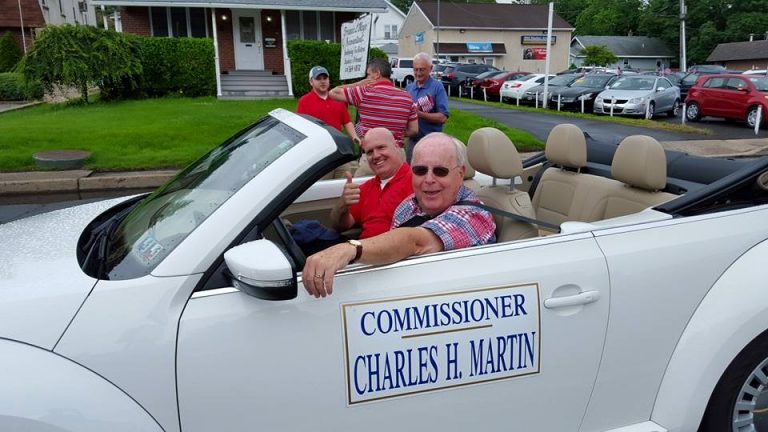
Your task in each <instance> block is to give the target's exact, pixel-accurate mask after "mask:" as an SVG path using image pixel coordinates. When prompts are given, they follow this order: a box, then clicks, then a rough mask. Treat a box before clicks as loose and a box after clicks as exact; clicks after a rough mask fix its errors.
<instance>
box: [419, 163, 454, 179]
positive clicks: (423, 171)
mask: <svg viewBox="0 0 768 432" xmlns="http://www.w3.org/2000/svg"><path fill="white" fill-rule="evenodd" d="M453 168H458V167H453ZM453 168H446V167H443V166H436V167H432V174H434V175H435V177H445V176H447V175H448V174H449V173H450V172H451V170H452V169H453ZM411 172H413V175H415V176H419V177H421V176H425V175H427V173H428V172H429V167H427V166H424V165H414V166H412V167H411Z"/></svg>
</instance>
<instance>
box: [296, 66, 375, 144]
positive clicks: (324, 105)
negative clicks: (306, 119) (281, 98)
mask: <svg viewBox="0 0 768 432" xmlns="http://www.w3.org/2000/svg"><path fill="white" fill-rule="evenodd" d="M309 85H310V87H312V90H310V91H309V93H307V94H305V95H304V96H302V97H301V98H300V99H299V104H298V105H297V106H296V112H297V113H299V114H307V115H311V116H312V117H314V118H316V119H319V120H322V121H324V122H326V123H328V124H329V125H330V126H333V127H335V128H336V129H338V130H340V131H346V132H347V135H349V137H350V138H352V139H353V140H354V141H355V142H357V143H358V144H360V139H359V138H358V136H357V133H356V132H355V127H354V125H353V124H352V121H351V120H350V118H349V111H347V106H346V105H345V104H344V103H341V102H338V101H336V100H333V99H332V98H330V97H328V90H329V89H330V87H331V80H330V74H329V73H328V69H326V68H324V67H322V66H315V67H313V68H312V69H310V70H309ZM342 128H343V129H342Z"/></svg>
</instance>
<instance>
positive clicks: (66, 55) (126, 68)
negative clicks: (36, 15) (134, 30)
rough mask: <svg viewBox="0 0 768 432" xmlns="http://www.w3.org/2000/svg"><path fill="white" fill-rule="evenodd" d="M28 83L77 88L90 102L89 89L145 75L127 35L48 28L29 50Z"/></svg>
mask: <svg viewBox="0 0 768 432" xmlns="http://www.w3.org/2000/svg"><path fill="white" fill-rule="evenodd" d="M23 71H24V75H25V77H26V78H27V79H28V80H39V81H40V83H41V84H42V85H43V87H44V88H45V90H46V91H51V90H52V89H53V86H54V85H61V86H75V87H77V88H78V89H79V90H80V91H81V94H82V97H83V100H84V101H85V102H88V86H89V85H90V84H93V83H95V84H97V85H99V86H103V85H105V83H113V82H129V83H134V81H135V77H136V76H137V75H138V74H139V73H140V72H141V64H140V63H139V62H138V59H137V51H136V48H135V46H134V45H133V44H132V43H131V42H130V41H129V40H128V39H127V38H126V37H125V35H123V34H122V33H117V32H114V31H111V30H102V29H98V28H96V27H91V26H73V25H63V26H48V27H46V28H44V29H43V31H42V32H41V33H40V37H38V39H37V40H36V41H35V45H34V46H33V47H32V49H31V50H30V51H29V53H28V55H27V56H26V59H25V65H24V67H23Z"/></svg>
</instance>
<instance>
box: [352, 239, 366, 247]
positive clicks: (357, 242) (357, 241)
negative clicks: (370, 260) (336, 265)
mask: <svg viewBox="0 0 768 432" xmlns="http://www.w3.org/2000/svg"><path fill="white" fill-rule="evenodd" d="M349 243H350V244H351V245H353V246H362V245H363V244H362V243H360V241H359V240H349Z"/></svg>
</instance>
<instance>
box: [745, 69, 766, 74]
mask: <svg viewBox="0 0 768 432" xmlns="http://www.w3.org/2000/svg"><path fill="white" fill-rule="evenodd" d="M743 73H744V75H768V69H751V70H748V71H744V72H743Z"/></svg>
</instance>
